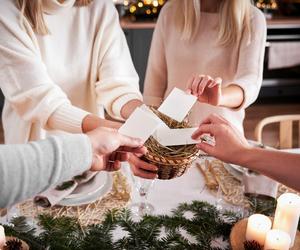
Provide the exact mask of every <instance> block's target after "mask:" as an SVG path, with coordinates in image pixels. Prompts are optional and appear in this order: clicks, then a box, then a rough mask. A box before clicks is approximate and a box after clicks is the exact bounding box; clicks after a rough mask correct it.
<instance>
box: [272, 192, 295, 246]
mask: <svg viewBox="0 0 300 250" xmlns="http://www.w3.org/2000/svg"><path fill="white" fill-rule="evenodd" d="M299 216H300V197H299V196H298V195H296V194H292V193H286V194H283V195H281V196H280V197H279V198H278V200H277V207H276V211H275V217H274V223H273V229H279V230H282V231H284V232H287V233H288V234H289V235H290V238H291V245H290V247H293V246H294V242H295V237H296V233H297V227H298V222H299Z"/></svg>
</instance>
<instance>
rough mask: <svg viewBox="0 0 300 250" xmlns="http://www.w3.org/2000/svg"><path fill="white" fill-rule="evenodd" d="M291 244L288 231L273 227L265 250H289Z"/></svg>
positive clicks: (268, 234)
mask: <svg viewBox="0 0 300 250" xmlns="http://www.w3.org/2000/svg"><path fill="white" fill-rule="evenodd" d="M290 244H291V237H290V236H289V235H288V233H286V232H284V231H281V230H276V229H273V230H271V231H269V232H268V233H267V237H266V241H265V246H264V250H289V249H290Z"/></svg>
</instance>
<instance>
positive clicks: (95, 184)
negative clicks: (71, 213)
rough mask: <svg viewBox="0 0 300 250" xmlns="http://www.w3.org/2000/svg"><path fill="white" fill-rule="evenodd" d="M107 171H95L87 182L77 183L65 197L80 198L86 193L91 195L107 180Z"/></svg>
mask: <svg viewBox="0 0 300 250" xmlns="http://www.w3.org/2000/svg"><path fill="white" fill-rule="evenodd" d="M107 176H108V175H107V173H106V172H99V173H97V174H96V175H95V176H94V177H92V179H90V180H89V181H88V182H85V183H82V184H79V185H78V186H77V187H76V188H75V189H74V191H73V192H72V193H71V194H69V195H68V196H67V197H66V198H65V199H74V198H80V197H82V196H86V195H93V194H94V193H96V192H98V190H99V189H101V188H102V187H103V186H104V185H105V183H106V180H107Z"/></svg>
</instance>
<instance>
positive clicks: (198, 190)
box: [124, 164, 216, 214]
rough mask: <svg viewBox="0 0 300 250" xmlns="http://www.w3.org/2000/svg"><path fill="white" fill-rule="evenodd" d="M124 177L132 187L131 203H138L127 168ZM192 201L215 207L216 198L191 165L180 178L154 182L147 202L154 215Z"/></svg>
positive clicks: (198, 172)
mask: <svg viewBox="0 0 300 250" xmlns="http://www.w3.org/2000/svg"><path fill="white" fill-rule="evenodd" d="M125 168H127V169H126V171H124V172H125V175H126V176H127V177H128V181H129V183H130V184H131V185H132V191H133V196H132V202H136V201H138V196H137V195H138V194H137V191H136V190H134V185H133V181H132V178H131V177H130V176H128V175H130V173H128V166H124V169H125ZM194 200H201V201H207V202H209V203H211V204H213V205H215V202H216V197H215V196H214V195H213V194H212V193H211V192H210V191H209V190H208V189H207V188H206V186H205V180H204V178H203V175H202V174H201V172H200V170H199V169H198V168H197V167H196V166H195V164H193V166H191V167H190V169H189V170H188V171H187V172H186V173H185V174H184V175H182V176H181V177H178V178H175V179H172V180H155V181H154V185H153V187H152V188H151V189H150V192H149V195H148V201H149V202H150V203H151V204H152V205H153V206H154V207H155V214H168V213H169V212H170V211H171V210H172V209H174V208H176V207H177V206H178V205H179V204H180V203H183V202H188V203H190V202H191V201H194Z"/></svg>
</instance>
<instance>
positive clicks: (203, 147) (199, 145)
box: [197, 142, 214, 156]
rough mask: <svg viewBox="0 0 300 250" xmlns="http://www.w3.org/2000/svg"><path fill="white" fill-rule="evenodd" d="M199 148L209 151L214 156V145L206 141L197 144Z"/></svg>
mask: <svg viewBox="0 0 300 250" xmlns="http://www.w3.org/2000/svg"><path fill="white" fill-rule="evenodd" d="M197 148H198V149H200V150H202V151H203V152H205V153H207V154H208V155H211V156H214V146H211V145H209V144H207V143H205V142H200V143H199V144H197Z"/></svg>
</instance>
